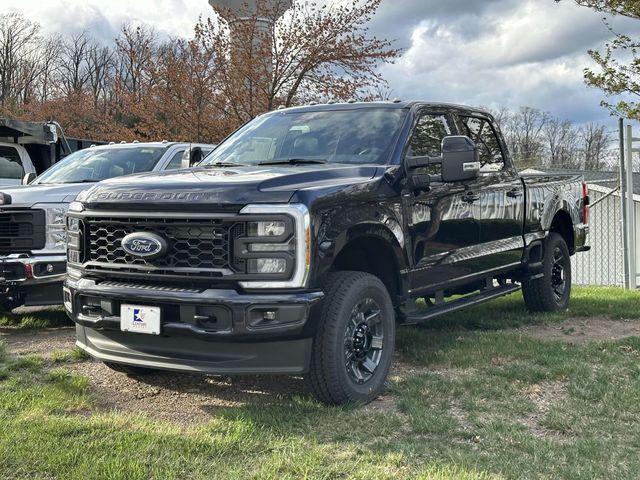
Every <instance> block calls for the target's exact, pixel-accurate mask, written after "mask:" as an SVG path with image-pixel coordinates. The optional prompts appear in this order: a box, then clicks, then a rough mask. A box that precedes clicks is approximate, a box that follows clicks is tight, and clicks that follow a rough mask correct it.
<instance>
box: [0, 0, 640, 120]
mask: <svg viewBox="0 0 640 480" xmlns="http://www.w3.org/2000/svg"><path fill="white" fill-rule="evenodd" d="M8 10H21V11H23V12H24V13H25V14H27V15H28V16H29V17H30V18H32V19H34V20H37V21H38V22H40V23H41V24H42V26H43V29H44V30H45V31H47V32H59V33H63V34H64V33H68V32H78V31H82V30H88V31H90V32H91V33H92V34H93V35H94V36H96V37H97V38H99V39H102V40H103V41H105V42H107V41H110V40H111V39H113V38H114V37H115V36H116V35H117V33H118V30H119V28H120V25H121V24H122V23H124V22H129V23H133V24H137V23H145V24H148V25H152V26H153V27H154V28H155V29H156V30H157V31H158V32H160V33H162V34H166V35H172V36H175V35H180V36H191V33H192V29H193V25H194V23H195V22H196V20H197V19H198V16H200V15H203V16H208V15H210V14H211V12H212V10H211V8H210V7H209V5H208V3H207V0H157V1H153V0H137V1H130V0H103V1H100V0H47V1H46V2H44V1H42V0H0V12H4V11H8ZM613 25H614V26H615V28H616V29H618V30H620V31H623V32H625V33H630V34H633V35H636V36H640V22H637V21H636V22H633V21H631V20H628V19H613ZM372 33H374V34H376V35H378V36H381V37H387V38H390V39H393V40H395V42H396V45H397V46H398V47H400V48H402V49H403V54H402V58H401V59H399V61H397V62H396V63H395V64H394V65H387V66H384V67H382V71H383V73H384V76H385V78H387V80H388V81H389V83H390V86H391V88H392V89H393V93H394V96H397V97H399V98H402V99H425V100H437V101H448V102H457V103H466V104H471V105H482V106H488V107H492V108H497V107H499V106H506V107H509V108H517V107H519V106H521V105H528V106H532V107H537V108H541V109H544V110H547V111H550V112H551V113H553V114H555V115H558V116H561V117H564V118H570V119H573V120H575V121H577V122H581V123H582V122H589V121H602V122H609V123H611V124H612V125H614V121H613V120H612V119H610V118H609V117H608V114H607V112H606V111H604V110H603V109H602V108H601V107H600V106H599V102H600V100H601V98H602V96H601V93H600V92H599V91H597V90H594V89H589V88H587V87H586V86H585V85H584V83H583V81H582V70H583V68H584V67H585V66H587V65H589V57H588V56H587V55H586V51H587V50H588V49H589V48H596V47H598V46H600V45H602V44H603V42H604V41H605V40H606V39H608V38H609V37H610V36H611V34H610V32H609V31H608V30H607V27H606V26H605V24H604V22H603V20H602V16H601V15H600V14H597V13H594V12H592V11H590V10H588V9H585V8H581V7H577V6H575V4H574V3H573V0H563V1H562V2H561V3H560V4H557V3H556V2H555V1H554V0H383V5H382V7H381V8H380V10H379V11H378V13H377V15H376V17H375V19H374V21H373V25H372Z"/></svg>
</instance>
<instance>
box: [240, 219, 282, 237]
mask: <svg viewBox="0 0 640 480" xmlns="http://www.w3.org/2000/svg"><path fill="white" fill-rule="evenodd" d="M285 229H286V225H285V223H284V222H278V221H276V222H269V221H267V222H249V224H248V225H247V236H249V237H280V236H282V235H284V232H285Z"/></svg>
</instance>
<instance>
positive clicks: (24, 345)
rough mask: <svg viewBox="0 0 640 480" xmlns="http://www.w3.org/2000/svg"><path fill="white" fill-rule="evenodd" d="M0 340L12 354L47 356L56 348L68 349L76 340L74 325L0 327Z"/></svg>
mask: <svg viewBox="0 0 640 480" xmlns="http://www.w3.org/2000/svg"><path fill="white" fill-rule="evenodd" d="M0 341H2V342H4V344H5V345H6V346H7V350H8V351H9V353H11V354H12V355H40V356H42V357H45V358H47V357H49V356H51V354H52V353H53V352H55V351H56V350H69V349H71V348H73V346H74V345H75V341H76V330H75V328H74V327H59V328H45V329H40V330H16V329H15V328H11V327H0Z"/></svg>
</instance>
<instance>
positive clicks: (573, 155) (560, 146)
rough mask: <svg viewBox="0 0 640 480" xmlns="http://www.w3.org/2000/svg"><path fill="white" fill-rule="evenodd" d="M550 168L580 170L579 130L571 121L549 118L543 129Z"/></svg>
mask: <svg viewBox="0 0 640 480" xmlns="http://www.w3.org/2000/svg"><path fill="white" fill-rule="evenodd" d="M543 130H544V136H545V140H546V144H547V149H548V156H547V159H548V162H549V165H550V166H553V167H562V168H578V167H579V159H578V145H577V144H578V134H579V131H578V129H577V128H576V127H575V126H574V124H573V123H572V122H571V121H569V120H561V119H559V118H549V119H548V121H547V122H546V123H545V124H544V127H543Z"/></svg>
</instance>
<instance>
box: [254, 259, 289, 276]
mask: <svg viewBox="0 0 640 480" xmlns="http://www.w3.org/2000/svg"><path fill="white" fill-rule="evenodd" d="M247 267H248V271H249V273H272V274H273V273H284V272H286V270H287V262H286V261H285V259H284V258H252V259H249V261H248V262H247Z"/></svg>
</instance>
